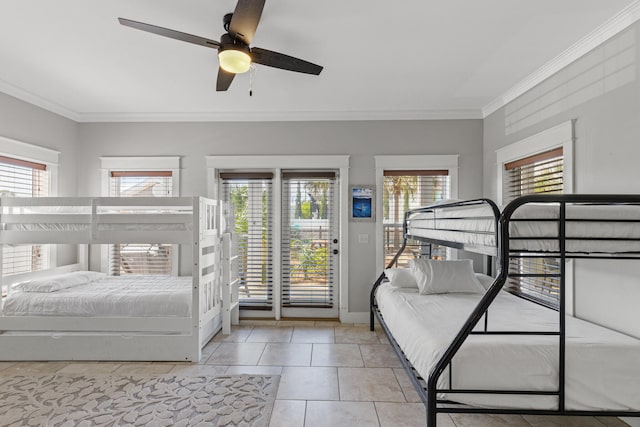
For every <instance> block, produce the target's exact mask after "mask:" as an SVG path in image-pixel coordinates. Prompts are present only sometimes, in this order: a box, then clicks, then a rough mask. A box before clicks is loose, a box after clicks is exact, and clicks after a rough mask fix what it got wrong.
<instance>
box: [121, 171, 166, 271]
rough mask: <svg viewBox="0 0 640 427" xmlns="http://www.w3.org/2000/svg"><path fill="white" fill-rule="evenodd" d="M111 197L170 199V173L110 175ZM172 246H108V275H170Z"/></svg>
mask: <svg viewBox="0 0 640 427" xmlns="http://www.w3.org/2000/svg"><path fill="white" fill-rule="evenodd" d="M109 193H110V196H111V197H171V196H172V195H173V175H172V172H171V171H112V172H111V174H110V180H109ZM172 252H173V247H172V245H171V244H163V243H145V244H140V243H123V244H116V245H109V274H111V275H113V276H125V275H170V274H171V272H172V264H173V262H172Z"/></svg>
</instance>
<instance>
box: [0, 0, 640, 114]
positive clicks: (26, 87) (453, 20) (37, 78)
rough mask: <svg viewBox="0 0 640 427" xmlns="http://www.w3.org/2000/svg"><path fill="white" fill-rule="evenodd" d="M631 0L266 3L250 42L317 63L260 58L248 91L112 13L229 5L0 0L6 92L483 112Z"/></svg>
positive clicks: (205, 110)
mask: <svg viewBox="0 0 640 427" xmlns="http://www.w3.org/2000/svg"><path fill="white" fill-rule="evenodd" d="M638 3H639V1H637V0H636V1H632V0H535V1H533V0H529V1H525V0H405V1H402V2H393V1H388V0H387V1H382V0H350V1H344V0H323V1H318V0H313V1H312V0H267V2H266V6H265V9H264V12H263V15H262V20H261V22H260V26H259V27H258V30H257V32H256V35H255V37H254V39H253V43H252V46H258V47H262V48H266V49H270V50H275V51H278V52H282V53H286V54H288V55H292V56H297V57H300V58H302V59H305V60H308V61H311V62H314V63H317V64H320V65H323V66H324V67H325V68H324V71H323V72H322V74H321V75H320V76H310V75H305V74H298V73H292V72H288V71H283V70H277V69H273V68H269V67H263V66H259V65H258V66H257V70H256V73H255V76H254V79H253V96H252V97H249V95H248V88H249V75H248V74H244V75H239V76H237V77H236V79H235V81H234V82H233V84H232V86H231V88H230V90H229V91H228V92H216V91H215V83H216V72H217V66H218V65H217V57H216V51H215V50H211V49H207V48H204V47H201V46H196V45H192V44H189V43H184V42H179V41H175V40H171V39H167V38H164V37H160V36H157V35H153V34H148V33H144V32H142V31H138V30H134V29H131V28H127V27H123V26H121V25H119V24H118V21H117V18H118V17H124V18H129V19H133V20H137V21H142V22H147V23H150V24H154V25H159V26H163V27H167V28H171V29H175V30H179V31H183V32H187V33H191V34H196V35H199V36H203V37H207V38H212V39H214V40H219V39H220V35H221V34H222V33H223V32H224V30H223V28H222V16H223V15H224V14H225V13H228V12H232V11H233V9H234V7H235V0H182V1H178V0H135V1H131V0H102V1H97V0H56V1H51V0H0V91H2V92H6V93H9V94H10V95H13V96H16V97H19V98H21V99H24V100H26V101H29V102H32V103H34V104H36V105H40V106H43V107H45V108H48V109H50V110H52V111H55V112H58V113H60V114H63V115H65V116H67V117H70V118H72V119H74V120H77V121H105V120H116V121H118V120H302V119H305V120H306V119H309V120H314V119H383V118H391V119H394V118H395V119H403V118H405V119H406V118H439V117H442V118H456V117H460V118H465V117H466V118H478V117H482V116H483V109H484V113H485V114H486V113H487V111H488V110H489V112H490V110H491V106H494V105H498V106H499V104H500V102H502V101H503V100H504V97H505V94H508V93H510V92H509V91H511V92H513V88H514V86H516V85H517V84H518V83H519V82H522V81H523V79H527V78H528V81H530V82H533V83H535V79H536V78H537V79H538V80H539V79H541V78H543V77H544V73H541V72H538V73H537V74H535V73H536V71H537V70H538V71H539V70H540V69H541V67H544V66H545V64H546V65H547V67H546V69H547V70H549V69H550V68H549V61H552V60H554V58H555V63H557V64H559V63H561V62H562V58H565V60H567V59H566V58H570V57H571V55H570V54H571V52H573V54H574V55H575V53H576V52H577V50H576V47H578V48H579V47H580V46H583V47H584V46H585V43H584V42H585V40H586V39H584V38H585V36H588V35H591V37H590V38H589V40H591V41H593V40H594V34H596V35H597V34H600V35H602V34H606V30H607V29H610V27H611V26H612V22H614V21H615V22H617V23H618V24H616V25H618V27H619V26H620V25H621V24H619V22H620V21H624V22H625V24H624V25H627V24H628V21H629V19H626V20H621V18H620V17H621V16H624V17H626V18H628V15H629V11H630V10H632V11H633V13H634V14H636V11H637V9H639V8H638V7H637V6H638ZM625 8H626V9H625ZM621 11H622V12H623V15H620V13H621ZM615 22H614V23H615ZM603 24H605V25H604V27H603V26H602V25H603ZM599 27H600V28H599ZM594 30H595V31H596V33H594ZM581 40H582V42H581V43H578V42H580V41H581ZM600 41H602V40H600ZM576 43H578V44H576ZM572 46H573V47H572ZM569 48H572V49H573V50H571V49H570V50H569V55H567V49H569ZM578 50H579V49H578ZM563 52H564V53H565V55H564V56H562V57H560V58H558V55H561V54H563ZM507 100H508V99H507Z"/></svg>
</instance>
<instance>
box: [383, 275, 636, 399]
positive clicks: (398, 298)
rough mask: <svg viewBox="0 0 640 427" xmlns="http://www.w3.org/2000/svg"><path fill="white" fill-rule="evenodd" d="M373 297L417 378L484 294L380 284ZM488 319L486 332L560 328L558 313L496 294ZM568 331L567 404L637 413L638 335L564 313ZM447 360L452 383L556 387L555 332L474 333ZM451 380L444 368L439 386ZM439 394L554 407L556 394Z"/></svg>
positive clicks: (460, 385) (485, 386)
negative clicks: (422, 291)
mask: <svg viewBox="0 0 640 427" xmlns="http://www.w3.org/2000/svg"><path fill="white" fill-rule="evenodd" d="M376 297H377V301H378V306H379V308H380V310H381V312H382V315H383V317H384V320H385V323H386V324H387V326H388V328H389V330H390V331H391V333H392V334H393V337H394V338H395V340H396V341H397V342H398V344H399V345H400V347H401V348H402V350H403V351H404V353H405V355H406V356H407V358H408V359H409V360H410V361H411V363H412V364H413V366H414V367H415V368H416V369H417V371H418V372H419V373H420V375H421V376H422V377H423V378H428V374H429V372H430V371H431V368H432V367H433V366H434V365H435V363H436V362H437V360H438V358H439V357H440V355H441V353H442V352H444V351H445V350H446V348H447V347H448V346H449V344H450V343H451V341H452V340H453V337H454V336H455V335H456V333H457V332H458V331H459V330H460V328H461V327H462V325H463V324H464V322H465V320H466V319H467V317H468V316H469V314H470V313H471V312H472V310H473V308H474V307H475V306H476V304H477V303H478V301H479V299H480V298H481V295H479V294H461V293H458V294H437V295H419V294H418V291H417V289H411V288H397V287H393V286H391V285H390V284H389V283H385V284H382V285H381V286H380V287H379V288H378V291H377V296H376ZM488 322H489V323H488V324H489V330H490V331H491V330H494V331H495V330H512V331H515V330H536V331H557V330H558V325H557V323H558V313H557V312H555V311H553V310H550V309H547V308H545V307H542V306H540V305H537V304H534V303H531V302H528V301H525V300H523V299H521V298H518V297H515V296H513V295H511V294H508V293H506V292H500V294H499V295H498V297H497V298H496V300H495V301H494V303H493V304H492V305H491V307H490V308H489V316H488ZM482 323H483V322H482V321H481V322H480V324H482ZM479 326H480V325H479ZM477 329H480V328H477ZM566 333H567V342H566V379H565V386H566V407H567V409H572V410H629V409H633V410H640V393H638V392H637V387H638V386H637V385H638V381H640V340H637V339H635V338H631V337H629V336H626V335H623V334H620V333H618V332H615V331H612V330H610V329H606V328H603V327H600V326H597V325H594V324H592V323H589V322H585V321H581V320H579V319H576V318H573V317H567V327H566ZM452 365H453V376H452V378H453V380H452V382H453V384H452V385H453V388H457V389H488V390H538V391H539V390H545V391H556V390H557V389H558V337H557V336H531V335H503V336H501V335H484V336H480V335H472V336H469V337H468V338H467V340H466V342H465V343H464V344H463V345H462V347H461V349H460V351H459V352H458V353H457V354H456V355H455V357H454V358H453V362H452ZM448 382H449V379H448V368H447V370H445V372H444V373H443V375H442V376H441V377H440V380H439V387H441V388H444V387H446V386H448ZM444 397H446V398H447V399H450V400H454V401H457V402H460V403H466V404H470V405H474V406H482V407H498V408H532V409H555V408H557V397H555V396H522V395H475V394H455V395H451V394H450V395H447V396H444Z"/></svg>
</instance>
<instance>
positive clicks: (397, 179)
mask: <svg viewBox="0 0 640 427" xmlns="http://www.w3.org/2000/svg"><path fill="white" fill-rule="evenodd" d="M383 176H384V178H383V189H382V213H383V216H382V217H383V228H384V229H383V242H384V258H385V265H388V264H389V262H391V260H392V259H393V257H394V256H395V254H396V253H397V252H398V250H399V249H400V247H401V246H402V240H403V235H402V223H403V221H404V213H405V212H406V211H407V210H409V209H415V208H418V207H420V206H425V205H428V204H431V203H433V202H435V201H438V200H443V199H448V198H450V187H451V185H450V178H449V171H448V170H446V169H444V170H385V171H384V173H383ZM407 249H408V250H405V252H404V253H403V256H402V257H401V258H400V259H399V260H398V265H399V266H407V265H408V262H409V259H411V258H413V257H414V256H431V257H432V258H436V259H444V258H446V249H445V248H443V247H442V246H438V245H433V246H431V245H425V244H424V243H422V244H421V243H420V242H417V241H415V240H411V241H408V242H407Z"/></svg>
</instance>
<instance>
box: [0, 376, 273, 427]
mask: <svg viewBox="0 0 640 427" xmlns="http://www.w3.org/2000/svg"><path fill="white" fill-rule="evenodd" d="M279 381H280V377H279V376H258V375H229V376H216V377H211V376H179V375H178V376H172V375H164V376H157V377H148V376H147V377H136V376H108V375H96V376H87V375H41V374H34V375H16V376H9V377H4V378H0V402H2V410H1V411H0V425H1V426H6V427H8V426H16V427H17V426H60V427H71V426H78V427H85V426H87V427H88V426H114V427H115V426H118V427H121V426H175V427H186V426H203V427H204V426H210V427H213V426H247V427H249V426H251V427H266V426H267V425H268V424H269V418H270V417H271V411H272V409H273V403H274V401H275V397H276V393H277V391H278V382H279Z"/></svg>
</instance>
